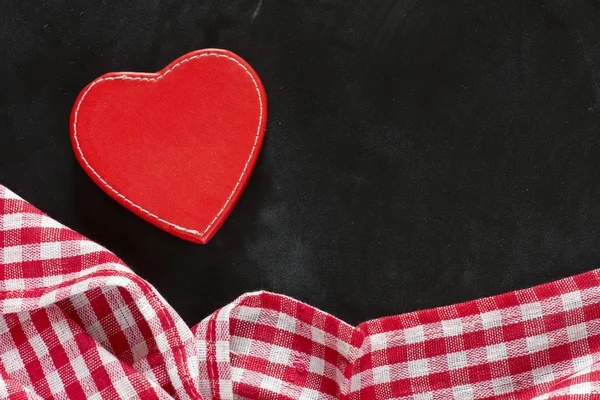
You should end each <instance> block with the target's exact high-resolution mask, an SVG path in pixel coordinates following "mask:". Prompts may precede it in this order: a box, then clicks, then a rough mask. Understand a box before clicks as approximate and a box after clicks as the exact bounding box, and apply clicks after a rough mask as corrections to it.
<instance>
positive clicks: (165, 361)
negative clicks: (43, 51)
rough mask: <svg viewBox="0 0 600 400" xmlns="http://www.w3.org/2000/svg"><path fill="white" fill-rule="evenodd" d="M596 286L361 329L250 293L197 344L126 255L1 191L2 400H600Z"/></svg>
mask: <svg viewBox="0 0 600 400" xmlns="http://www.w3.org/2000/svg"><path fill="white" fill-rule="evenodd" d="M599 302H600V279H599V275H598V271H592V272H589V273H586V274H583V275H578V276H575V277H571V278H567V279H563V280H560V281H557V282H554V283H550V284H546V285H542V286H538V287H535V288H531V289H526V290H521V291H516V292H512V293H507V294H504V295H500V296H495V297H489V298H485V299H481V300H476V301H471V302H467V303H462V304H457V305H453V306H448V307H441V308H437V309H433V310H426V311H419V312H414V313H409V314H405V315H399V316H394V317H388V318H382V319H378V320H373V321H369V322H365V323H362V324H360V325H359V326H357V327H353V326H350V325H348V324H345V323H344V322H342V321H340V320H338V319H336V318H335V317H332V316H331V315H329V314H326V313H324V312H321V311H319V310H316V309H315V308H313V307H310V306H308V305H306V304H304V303H301V302H299V301H296V300H293V299H291V298H288V297H285V296H281V295H276V294H272V293H266V292H258V293H250V294H246V295H244V296H242V297H240V298H239V299H238V300H236V301H235V302H234V303H232V304H229V305H227V306H225V307H224V308H222V309H220V310H218V311H216V312H215V313H214V314H212V315H210V316H209V317H207V318H206V319H205V320H204V321H202V322H200V323H199V324H198V325H197V326H195V327H194V328H192V329H190V328H188V327H187V326H186V325H185V324H184V323H183V321H182V320H181V318H180V317H179V316H178V315H177V314H176V313H175V312H174V311H173V309H172V308H171V307H170V306H169V305H168V304H167V302H166V301H165V300H164V299H163V298H162V297H161V296H160V295H159V294H158V293H157V292H156V290H155V289H154V288H153V287H152V286H150V285H149V284H148V283H147V282H145V281H144V280H143V279H141V278H140V277H138V276H137V275H136V274H134V273H133V272H132V271H131V270H130V269H129V268H128V267H127V266H125V265H124V264H123V263H122V262H121V261H120V260H119V259H118V258H117V257H116V256H115V255H113V254H112V253H110V252H109V251H107V250H105V249H104V248H102V247H101V246H99V245H97V244H95V243H93V242H91V241H90V240H87V239H86V238H84V237H82V236H81V235H79V234H77V233H75V232H73V231H72V230H70V229H68V228H66V227H64V226H62V225H61V224H59V223H57V222H55V221H54V220H52V219H50V218H49V217H47V216H45V215H44V214H43V213H41V212H40V211H38V210H37V209H36V208H34V207H33V206H31V205H30V204H28V203H27V202H25V201H23V200H22V199H20V198H19V197H18V196H16V195H15V194H14V193H12V192H10V191H8V190H7V189H6V188H4V187H1V186H0V309H1V317H0V397H1V398H11V399H12V398H14V399H41V398H53V399H84V398H89V399H104V398H106V399H138V398H139V399H172V398H177V399H223V400H225V399H290V400H296V399H301V400H308V399H346V400H355V399H356V400H357V399H415V400H426V399H484V398H501V399H531V398H535V399H551V398H552V399H558V398H576V399H594V398H600V394H599V393H600V382H599V381H600V368H599V366H600V363H599V357H600V336H599V335H600V308H599Z"/></svg>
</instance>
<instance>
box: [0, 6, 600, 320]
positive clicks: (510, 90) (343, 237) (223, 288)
mask: <svg viewBox="0 0 600 400" xmlns="http://www.w3.org/2000/svg"><path fill="white" fill-rule="evenodd" d="M599 20H600V9H599V6H598V2H595V1H577V2H567V1H545V2H536V1H522V0H519V1H511V0H503V1H497V0H472V1H430V0H418V1H416V0H404V1H389V0H360V1H358V0H356V1H352V0H322V1H315V0H303V1H292V0H287V1H282V0H238V1H225V0H222V1H212V2H208V1H198V0H194V1H172V2H167V1H163V2H159V1H152V0H143V1H142V0H139V1H120V0H106V1H86V2H81V1H60V0H53V1H40V0H36V1H3V2H0V60H1V62H0V129H1V131H0V182H1V183H3V184H5V185H6V186H8V187H9V188H10V189H12V190H13V191H15V192H17V193H18V194H19V195H21V196H22V197H24V198H25V199H27V200H29V201H31V202H32V203H33V204H34V205H36V206H38V207H39V208H41V209H42V210H44V211H46V212H47V213H49V214H50V215H51V216H52V217H54V218H56V219H58V220H59V221H61V222H63V223H65V224H67V225H69V226H70V227H72V228H74V229H76V230H78V231H80V232H82V233H83V234H85V235H87V236H89V237H90V238H92V239H94V240H96V241H98V242H100V243H101V244H103V245H105V246H107V247H108V248H109V249H111V250H113V251H114V252H115V253H116V254H118V255H119V256H121V257H122V258H123V259H124V260H125V261H126V262H127V263H129V264H130V265H131V266H132V267H133V268H134V269H135V270H136V271H137V272H138V273H139V274H141V276H142V277H144V278H146V279H148V280H149V281H150V282H152V283H153V284H154V285H155V286H156V287H157V288H158V289H159V290H160V292H162V293H163V295H164V296H165V297H166V298H167V300H168V301H169V302H170V303H171V304H172V305H173V306H174V307H175V309H177V310H178V311H179V312H180V313H181V315H182V316H183V317H184V318H185V320H186V321H187V322H188V323H190V324H192V323H195V322H196V321H198V320H200V319H201V318H203V317H205V316H206V315H208V314H209V313H210V312H212V311H213V310H214V309H216V308H218V307H220V306H223V305H224V304H226V303H227V302H229V301H231V300H233V299H234V298H235V297H237V296H238V295H240V294H242V293H244V292H246V291H251V290H256V289H267V290H271V291H276V292H281V293H284V294H287V295H290V296H293V297H296V298H299V299H301V300H303V301H306V302H308V303H311V304H313V305H315V306H318V307H320V308H322V309H324V310H326V311H328V312H330V313H333V314H335V315H337V316H339V317H340V318H342V319H344V320H346V321H348V322H350V323H353V324H356V323H357V322H360V321H362V320H365V319H370V318H375V317H379V316H384V315H389V314H395V313H400V312H405V311H410V310H416V309H422V308H427V307H434V306H439V305H444V304H450V303H454V302H458V301H463V300H468V299H473V298H476V297H480V296H485V295H493V294H497V293H501V292H504V291H508V290H513V289H517V288H522V287H526V286H531V285H534V284H538V283H542V282H547V281H549V280H553V279H556V278H559V277H564V276H567V275H571V274H575V273H578V272H583V271H586V270H588V269H591V268H592V267H594V266H596V265H599V264H600V243H599V240H598V239H599V234H600V186H599V184H598V182H599V181H600V157H599V154H598V153H599V147H600V140H599V137H598V126H597V125H598V122H599V121H600V108H599V101H600V97H599V96H600V25H599V24H598V21H599ZM204 47H222V48H227V49H230V50H232V51H234V52H236V53H238V54H240V55H241V56H242V57H244V58H245V59H246V60H247V61H248V62H249V63H250V64H251V65H253V66H254V68H255V69H256V71H257V72H258V74H259V75H260V76H261V77H262V80H263V83H264V85H265V88H266V91H267V95H268V98H269V124H268V128H267V133H266V137H265V143H264V146H263V150H262V153H261V156H260V158H259V161H258V164H257V167H256V169H255V172H254V174H253V176H252V178H251V180H250V183H249V185H248V187H247V189H246V192H245V193H244V194H243V195H242V198H241V200H240V202H239V203H238V205H237V207H236V208H235V209H234V211H233V213H232V214H231V216H230V218H229V220H228V221H227V222H226V223H225V225H224V226H223V227H222V229H221V230H220V232H219V233H218V234H217V235H216V236H215V237H214V239H213V240H212V241H211V242H210V243H209V244H208V245H206V246H201V245H196V244H193V243H188V242H186V241H183V240H181V239H178V238H175V237H173V236H170V235H169V234H167V233H165V232H163V231H161V230H159V229H157V228H155V227H153V226H152V225H150V224H149V223H147V222H145V221H143V220H142V219H140V218H138V217H136V216H135V215H134V214H132V213H130V212H129V211H127V210H126V209H125V208H123V207H121V206H120V205H118V204H117V203H116V202H115V201H113V200H111V199H110V198H109V197H108V196H107V195H106V194H104V192H102V191H101V190H100V189H99V188H98V187H96V186H95V185H94V184H93V183H92V181H91V180H90V179H89V178H88V177H87V176H86V175H85V173H84V172H83V170H82V169H81V168H80V167H79V165H78V164H77V162H76V160H75V157H74V155H73V153H72V151H71V146H70V142H69V114H70V110H71V107H72V105H73V102H74V101H75V98H76V96H77V94H78V92H79V91H80V90H81V89H82V88H83V87H84V86H85V85H86V84H87V83H89V82H90V81H91V80H93V79H94V78H96V77H98V76H99V75H101V74H103V73H105V72H109V71H123V70H135V71H147V72H153V71H156V70H159V69H161V68H163V67H164V66H165V65H167V64H168V63H169V62H170V61H172V60H173V59H175V58H177V57H178V56H181V55H183V54H184V53H186V52H189V51H191V50H194V49H198V48H204Z"/></svg>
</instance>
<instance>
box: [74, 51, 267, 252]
mask: <svg viewBox="0 0 600 400" xmlns="http://www.w3.org/2000/svg"><path fill="white" fill-rule="evenodd" d="M266 114H267V103H266V95H265V92H264V89H263V86H262V84H261V82H260V80H259V78H258V76H257V75H256V72H254V70H253V69H252V68H251V67H250V66H249V65H248V64H247V63H246V62H245V61H244V60H242V59H241V58H240V57H239V56H237V55H235V54H233V53H231V52H229V51H225V50H215V49H205V50H199V51H196V52H193V53H190V54H187V55H185V56H183V57H181V58H179V59H177V60H175V61H174V62H173V63H171V64H170V65H169V66H167V67H166V68H165V69H163V70H162V71H160V72H158V73H155V74H147V73H137V72H134V73H109V74H106V75H104V76H102V77H100V78H98V79H96V80H95V81H93V82H92V83H90V84H89V85H88V86H87V87H85V89H83V91H82V92H81V94H80V95H79V97H78V99H77V101H76V103H75V106H74V107H73V112H72V114H71V141H72V143H73V149H74V151H75V154H76V156H77V159H78V160H79V163H80V164H81V165H82V166H83V168H84V169H85V171H86V172H87V173H88V175H90V177H91V178H92V179H93V180H94V181H95V182H96V183H97V184H98V185H99V186H100V187H101V188H102V189H103V190H104V191H106V192H107V193H108V194H109V195H110V196H112V197H113V198H114V199H115V200H117V201H118V202H119V203H121V204H122V205H124V206H125V207H127V208H128V209H130V210H131V211H133V212H134V213H136V214H137V215H139V216H141V217H142V218H144V219H146V220H147V221H149V222H151V223H153V224H154V225H156V226H158V227H160V228H162V229H164V230H166V231H168V232H171V233H173V234H174V235H176V236H179V237H182V238H184V239H188V240H191V241H193V242H198V243H206V242H208V240H210V238H211V237H212V236H213V235H214V234H215V232H216V231H217V230H218V229H219V227H220V226H221V224H223V222H224V221H225V219H226V218H227V216H228V215H229V213H230V212H231V209H232V208H233V206H234V205H235V203H236V201H237V200H238V198H239V197H240V194H241V192H242V191H243V189H244V187H245V185H246V183H247V182H248V178H249V176H250V173H251V171H252V169H253V168H254V164H255V163H256V158H257V157H258V153H259V150H260V146H261V144H262V140H263V135H264V130H265V123H266Z"/></svg>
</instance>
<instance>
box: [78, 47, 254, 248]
mask: <svg viewBox="0 0 600 400" xmlns="http://www.w3.org/2000/svg"><path fill="white" fill-rule="evenodd" d="M202 57H222V58H226V59H228V60H230V61H233V62H234V63H236V64H237V65H238V66H239V67H241V68H242V69H243V70H244V72H246V74H248V76H249V77H250V79H252V83H254V88H255V89H256V94H257V95H258V104H259V106H260V114H259V119H258V127H257V128H256V136H255V137H254V143H253V144H252V150H251V151H250V156H249V157H248V160H246V164H244V169H243V170H242V174H241V175H240V177H239V179H238V180H237V182H236V183H235V186H234V187H233V190H232V191H231V193H230V194H229V197H228V198H227V200H226V201H225V204H223V207H221V209H220V210H219V212H218V213H217V215H215V217H214V218H213V219H212V221H211V222H210V223H209V224H208V226H207V227H206V229H204V230H203V231H202V232H200V231H197V230H195V229H189V228H184V227H183V226H179V225H177V224H174V223H172V222H169V221H166V220H164V219H162V218H160V217H159V216H158V215H155V214H153V213H151V212H150V211H148V210H146V209H145V208H143V207H140V206H138V205H137V204H135V203H134V202H133V201H131V200H129V199H128V198H127V197H125V196H123V195H122V194H121V193H119V192H118V191H117V190H115V188H113V187H112V186H111V185H109V184H108V182H106V181H105V180H104V179H103V178H102V177H101V176H100V175H98V173H97V172H96V170H95V169H94V168H92V166H91V165H90V163H89V162H88V161H87V159H86V158H85V156H84V155H83V152H82V151H81V147H80V146H79V140H78V139H77V117H78V115H79V108H80V107H81V104H82V103H83V100H84V99H85V97H86V96H87V94H88V92H89V91H90V90H92V88H93V87H94V86H96V85H97V84H98V83H100V82H103V81H114V80H129V81H146V82H158V81H159V80H161V79H162V78H163V77H165V76H167V75H168V74H169V73H170V72H171V71H173V70H174V69H175V68H177V67H179V66H180V65H182V64H185V63H186V62H188V61H192V60H194V59H200V58H202ZM262 121H263V104H262V95H261V93H260V89H259V87H258V83H257V82H256V79H254V76H252V73H251V72H250V71H248V68H246V67H245V66H244V65H243V64H241V63H240V62H239V61H238V60H236V59H235V58H233V57H230V56H228V55H225V54H220V53H205V54H199V55H195V56H192V57H190V58H186V59H184V60H181V61H180V62H178V63H177V64H175V65H173V66H172V67H171V68H169V69H168V70H166V71H165V72H164V73H162V74H160V75H159V76H157V77H155V78H141V77H130V76H127V75H121V76H115V77H107V78H100V79H98V80H97V81H95V82H94V83H92V84H91V85H90V87H89V88H88V89H87V90H86V91H85V92H84V93H83V95H82V96H81V99H80V100H79V102H78V103H77V108H76V109H75V117H74V118H73V138H74V139H75V145H76V146H77V151H78V152H79V155H80V156H81V159H82V160H83V162H84V163H85V165H86V166H87V167H88V168H89V170H90V171H91V172H92V173H93V174H94V176H96V178H98V179H99V180H100V181H101V182H102V183H103V184H104V185H105V186H106V187H107V188H108V189H109V190H110V191H111V192H113V193H114V194H115V195H117V196H118V197H120V198H121V199H123V200H124V201H125V202H127V203H128V204H131V205H132V206H133V207H135V208H137V209H138V210H140V211H142V212H143V213H145V214H148V215H149V216H151V217H153V218H155V219H157V220H158V221H161V222H163V223H165V224H167V225H169V226H172V227H173V228H175V229H178V230H180V231H184V232H188V233H192V234H194V235H198V236H204V234H206V232H207V231H208V230H209V229H210V227H211V226H213V224H214V223H215V221H216V220H217V219H218V218H219V216H220V215H221V214H222V213H223V211H225V208H226V207H227V205H228V204H229V202H230V201H231V198H232V197H233V195H234V194H235V192H236V190H237V188H238V187H239V185H240V183H241V182H242V180H243V179H244V176H245V175H246V173H247V172H248V164H250V161H251V160H252V156H253V155H254V151H255V150H256V144H257V143H258V138H259V137H260V131H261V127H262Z"/></svg>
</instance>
